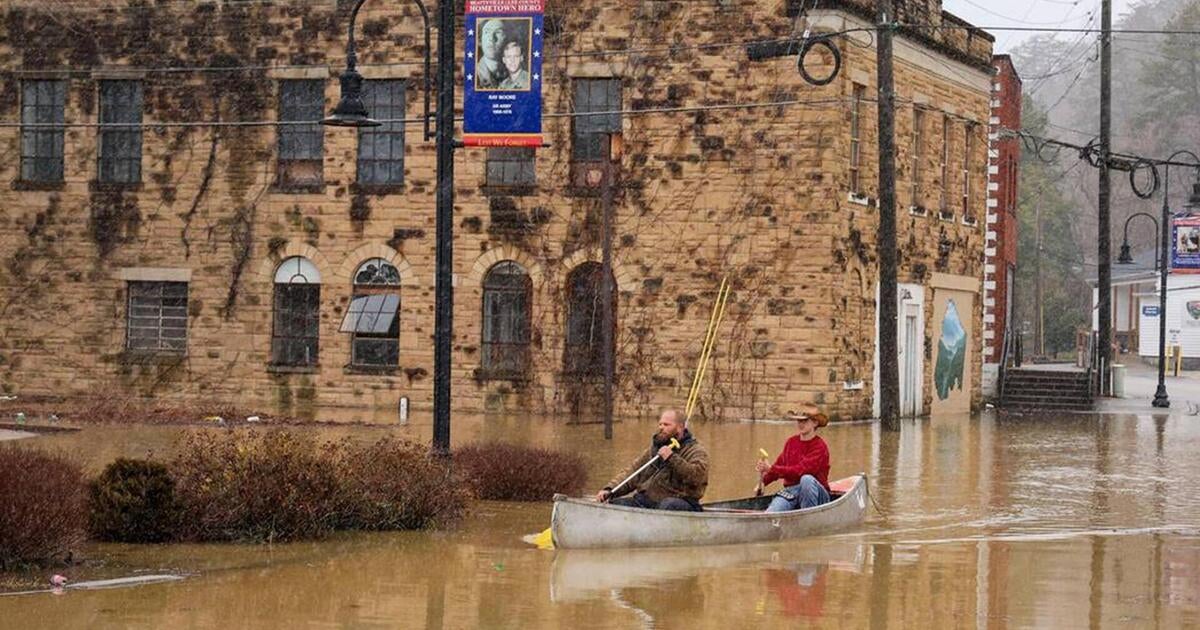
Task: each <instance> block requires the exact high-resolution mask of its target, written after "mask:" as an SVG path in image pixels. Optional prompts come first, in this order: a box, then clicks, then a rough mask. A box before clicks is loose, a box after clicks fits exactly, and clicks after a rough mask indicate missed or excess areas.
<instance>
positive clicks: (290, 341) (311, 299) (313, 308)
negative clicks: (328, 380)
mask: <svg viewBox="0 0 1200 630" xmlns="http://www.w3.org/2000/svg"><path fill="white" fill-rule="evenodd" d="M320 317H321V273H320V272H319V271H317V267H316V265H314V264H312V261H310V260H309V259H307V258H304V257H303V256H293V257H292V258H288V259H286V260H284V261H283V262H281V263H279V267H278V268H277V269H276V270H275V320H274V326H273V327H272V331H271V362H272V363H274V364H276V365H292V366H311V365H317V359H318V350H319V341H320Z"/></svg>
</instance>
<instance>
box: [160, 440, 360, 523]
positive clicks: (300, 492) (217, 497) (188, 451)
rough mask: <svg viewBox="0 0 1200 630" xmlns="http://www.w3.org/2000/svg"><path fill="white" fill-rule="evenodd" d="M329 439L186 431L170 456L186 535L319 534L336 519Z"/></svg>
mask: <svg viewBox="0 0 1200 630" xmlns="http://www.w3.org/2000/svg"><path fill="white" fill-rule="evenodd" d="M333 448H334V447H333V446H331V445H318V444H317V443H316V442H314V441H313V440H312V439H310V438H307V437H301V436H299V435H296V434H292V433H287V432H282V431H272V432H268V433H257V432H254V431H247V432H242V431H233V432H223V433H208V432H200V433H193V434H191V435H190V436H189V437H188V438H187V440H186V441H185V443H184V445H183V448H182V449H181V450H180V452H179V454H178V455H177V456H176V457H175V459H174V461H173V462H172V463H171V470H172V472H173V474H174V476H175V480H176V496H177V497H178V499H179V504H180V516H181V523H180V535H181V538H183V539H185V540H197V541H215V540H240V541H252V542H273V541H287V540H297V539H309V538H321V537H323V536H325V535H327V534H328V533H329V532H331V531H332V530H333V528H334V526H335V524H336V522H337V514H336V507H337V506H336V504H337V501H336V499H337V495H338V491H339V486H338V480H337V476H336V475H337V473H336V471H335V469H334V466H332V465H331V464H332V463H333V461H334V458H333V457H331V452H330V451H331V450H332V449H333Z"/></svg>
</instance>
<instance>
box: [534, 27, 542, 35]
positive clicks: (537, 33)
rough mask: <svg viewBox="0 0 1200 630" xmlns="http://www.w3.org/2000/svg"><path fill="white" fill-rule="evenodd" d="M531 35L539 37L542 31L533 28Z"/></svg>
mask: <svg viewBox="0 0 1200 630" xmlns="http://www.w3.org/2000/svg"><path fill="white" fill-rule="evenodd" d="M533 34H534V35H541V34H542V29H540V28H535V29H533Z"/></svg>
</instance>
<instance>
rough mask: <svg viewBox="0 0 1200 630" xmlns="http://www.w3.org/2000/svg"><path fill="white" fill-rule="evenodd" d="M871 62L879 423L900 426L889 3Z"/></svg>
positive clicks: (885, 0)
mask: <svg viewBox="0 0 1200 630" xmlns="http://www.w3.org/2000/svg"><path fill="white" fill-rule="evenodd" d="M876 9H877V14H878V15H877V17H878V36H877V38H876V41H877V42H878V44H877V46H876V50H875V61H876V67H877V72H878V75H879V76H878V80H877V82H878V84H879V85H878V92H879V98H878V102H879V232H878V236H877V237H876V238H877V248H878V258H879V382H878V383H876V384H875V385H876V387H877V388H878V392H879V419H880V420H881V421H882V422H883V425H884V426H885V427H886V428H888V429H891V430H896V429H899V428H900V366H899V356H898V354H897V352H898V348H897V347H896V346H897V339H896V316H897V315H896V310H897V305H896V146H895V141H896V138H895V132H896V95H895V92H894V89H893V84H894V79H893V76H892V25H891V22H892V21H893V19H894V16H893V15H892V2H891V0H878V1H877V4H876Z"/></svg>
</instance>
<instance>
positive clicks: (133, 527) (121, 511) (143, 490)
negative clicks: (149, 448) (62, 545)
mask: <svg viewBox="0 0 1200 630" xmlns="http://www.w3.org/2000/svg"><path fill="white" fill-rule="evenodd" d="M88 495H89V499H90V500H89V509H88V529H89V530H90V531H91V533H92V537H94V538H96V539H97V540H107V541H115V542H136V543H156V542H165V541H167V540H170V539H171V538H173V537H174V535H175V532H176V526H177V525H178V523H179V505H178V503H177V502H176V500H175V480H174V479H172V478H171V472H170V471H169V470H168V469H167V467H166V466H165V465H163V464H162V463H159V462H152V461H148V460H143V459H127V458H124V457H122V458H119V459H117V460H116V461H114V462H112V463H111V464H109V465H108V466H105V468H104V472H102V473H100V476H99V477H97V478H96V479H94V480H92V482H91V483H90V484H88Z"/></svg>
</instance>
